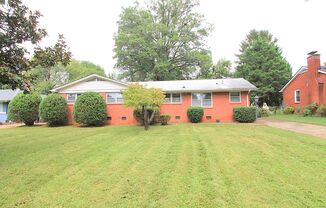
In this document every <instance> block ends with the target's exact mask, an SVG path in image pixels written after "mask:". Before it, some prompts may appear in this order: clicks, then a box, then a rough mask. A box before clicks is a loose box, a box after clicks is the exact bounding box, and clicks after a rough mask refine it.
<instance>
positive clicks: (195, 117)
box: [187, 107, 204, 123]
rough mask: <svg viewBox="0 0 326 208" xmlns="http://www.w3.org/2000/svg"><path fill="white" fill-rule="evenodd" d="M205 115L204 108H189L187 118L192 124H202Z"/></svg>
mask: <svg viewBox="0 0 326 208" xmlns="http://www.w3.org/2000/svg"><path fill="white" fill-rule="evenodd" d="M203 115H204V109H203V108H202V107H189V108H188V110H187V116H188V118H189V120H190V121H191V122H192V123H199V122H201V120H202V118H203Z"/></svg>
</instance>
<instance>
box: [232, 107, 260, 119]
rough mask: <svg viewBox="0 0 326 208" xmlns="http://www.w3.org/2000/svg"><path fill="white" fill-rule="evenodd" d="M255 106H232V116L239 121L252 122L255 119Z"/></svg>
mask: <svg viewBox="0 0 326 208" xmlns="http://www.w3.org/2000/svg"><path fill="white" fill-rule="evenodd" d="M256 110H257V108H256V107H253V106H251V107H234V108H233V117H234V120H236V121H238V122H240V123H252V122H254V121H256V113H257V112H256Z"/></svg>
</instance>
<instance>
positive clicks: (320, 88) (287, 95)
mask: <svg viewBox="0 0 326 208" xmlns="http://www.w3.org/2000/svg"><path fill="white" fill-rule="evenodd" d="M307 62H308V63H307V66H303V67H301V68H300V69H299V70H298V71H297V72H296V73H295V74H294V76H293V77H292V79H291V80H290V81H289V82H288V83H287V84H286V85H285V86H284V87H283V88H282V90H281V92H282V93H283V104H284V105H285V106H291V107H294V108H298V107H299V106H300V108H303V107H304V106H306V105H309V104H310V103H313V102H315V103H317V104H318V105H322V104H324V105H326V67H325V66H321V65H320V54H317V52H316V51H313V52H310V53H308V58H307Z"/></svg>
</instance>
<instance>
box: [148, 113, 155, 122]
mask: <svg viewBox="0 0 326 208" xmlns="http://www.w3.org/2000/svg"><path fill="white" fill-rule="evenodd" d="M155 113H156V111H155V110H153V112H152V115H150V116H149V121H148V122H149V124H151V123H152V121H153V119H154V117H155Z"/></svg>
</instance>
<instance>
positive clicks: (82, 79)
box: [51, 74, 128, 92]
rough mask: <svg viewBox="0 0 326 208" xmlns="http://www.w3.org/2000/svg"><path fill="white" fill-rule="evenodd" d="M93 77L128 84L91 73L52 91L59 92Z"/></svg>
mask: <svg viewBox="0 0 326 208" xmlns="http://www.w3.org/2000/svg"><path fill="white" fill-rule="evenodd" d="M93 79H99V80H103V81H110V82H113V83H117V84H120V85H123V86H128V83H126V82H122V81H117V80H114V79H110V78H107V77H103V76H100V75H97V74H91V75H89V76H87V77H84V78H81V79H79V80H76V81H73V82H70V83H68V84H65V85H62V86H60V87H57V88H54V89H52V90H51V92H58V91H59V90H62V89H64V88H67V87H70V86H73V85H75V84H78V83H81V82H87V81H90V80H93Z"/></svg>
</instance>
